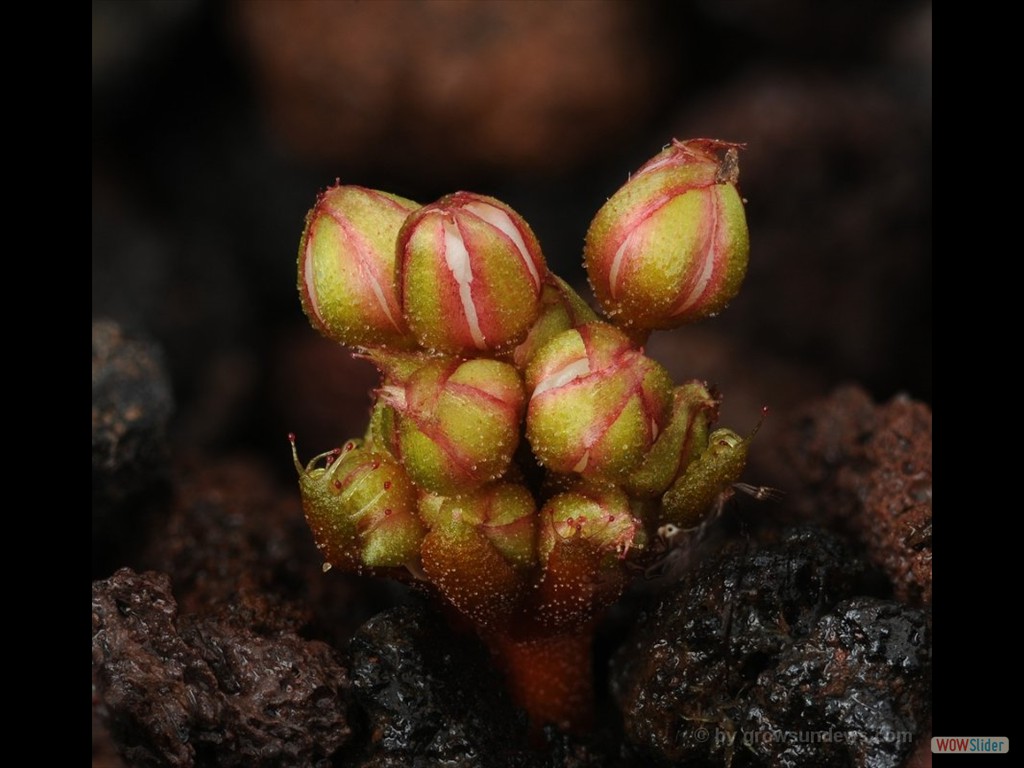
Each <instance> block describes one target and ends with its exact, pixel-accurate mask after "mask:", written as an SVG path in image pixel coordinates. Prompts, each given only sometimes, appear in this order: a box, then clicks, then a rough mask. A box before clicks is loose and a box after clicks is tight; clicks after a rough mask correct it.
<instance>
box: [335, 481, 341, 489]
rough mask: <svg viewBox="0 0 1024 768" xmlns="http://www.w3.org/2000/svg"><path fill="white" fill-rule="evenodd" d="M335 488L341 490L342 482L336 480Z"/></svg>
mask: <svg viewBox="0 0 1024 768" xmlns="http://www.w3.org/2000/svg"><path fill="white" fill-rule="evenodd" d="M334 487H335V488H338V489H340V488H341V480H335V481H334Z"/></svg>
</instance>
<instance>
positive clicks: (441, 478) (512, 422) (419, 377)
mask: <svg viewBox="0 0 1024 768" xmlns="http://www.w3.org/2000/svg"><path fill="white" fill-rule="evenodd" d="M380 396H381V398H382V399H384V401H385V402H386V403H387V404H388V405H390V406H391V407H393V408H394V410H395V413H396V414H397V433H398V435H397V443H398V446H397V453H398V455H399V457H400V459H401V461H402V464H403V465H404V466H405V469H406V471H407V472H408V473H409V476H410V477H411V478H412V479H413V481H414V482H415V483H416V484H417V485H418V486H419V487H420V488H422V489H424V490H427V491H431V492H433V493H440V494H443V495H454V494H457V493H465V492H468V491H471V490H473V489H475V488H479V487H480V486H481V485H483V484H484V483H486V482H489V481H491V480H496V479H497V478H499V477H501V475H502V474H503V473H504V472H505V471H506V470H507V469H508V466H509V463H510V462H511V461H512V455H513V453H514V452H515V449H516V446H517V445H518V444H519V429H520V422H521V420H522V415H523V408H524V405H525V394H524V392H523V384H522V380H521V379H520V378H519V373H518V372H517V371H516V369H515V368H513V367H512V366H511V365H509V364H508V363H503V362H500V361H498V360H490V359H486V358H478V359H474V360H465V361H463V360H454V359H442V358H435V359H433V360H431V361H430V362H427V363H426V364H425V365H423V366H422V367H421V368H420V369H419V370H417V371H416V373H414V374H413V375H412V376H410V377H409V380H408V383H407V384H406V385H405V386H404V387H400V386H384V387H383V388H382V389H381V390H380Z"/></svg>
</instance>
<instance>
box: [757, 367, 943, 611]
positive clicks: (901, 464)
mask: <svg viewBox="0 0 1024 768" xmlns="http://www.w3.org/2000/svg"><path fill="white" fill-rule="evenodd" d="M780 432H781V434H780V438H779V440H778V441H777V442H775V443H773V444H771V445H766V446H765V447H764V449H763V450H762V451H761V456H763V457H764V458H765V460H766V464H765V467H764V471H765V474H766V475H768V476H770V482H771V483H773V484H776V485H777V486H778V487H779V488H782V489H784V490H786V491H787V493H788V494H789V496H788V497H787V506H789V507H790V508H792V509H794V510H796V511H797V512H798V513H799V514H800V515H802V516H803V517H805V518H806V519H817V520H821V519H822V518H823V516H824V517H826V518H828V519H829V520H830V522H831V523H832V524H833V525H834V526H836V527H837V528H839V529H841V530H845V531H847V532H849V533H851V534H852V535H853V536H855V537H856V538H857V539H858V540H859V541H861V542H862V543H863V545H864V546H865V548H866V551H867V553H868V556H869V557H870V559H871V560H872V561H873V562H874V563H876V564H877V565H878V566H880V567H881V568H882V569H883V570H884V571H885V573H886V574H887V575H888V576H889V578H890V579H891V580H892V582H893V587H894V593H895V596H896V597H897V598H898V599H900V600H903V601H905V602H909V603H912V604H916V605H926V606H927V605H931V600H932V536H931V534H932V413H931V409H930V408H929V407H928V406H926V405H923V404H922V403H918V402H914V401H913V400H910V399H909V398H907V397H902V396H901V397H896V398H894V399H893V400H891V401H890V402H888V403H886V404H885V405H875V404H874V403H873V402H872V401H871V399H870V397H868V395H867V394H866V393H865V392H864V391H863V390H862V389H859V388H857V387H843V388H841V389H838V390H836V391H835V392H834V393H833V394H832V395H831V396H830V397H828V398H827V399H824V400H819V401H817V402H814V403H811V404H809V405H807V406H805V407H803V408H800V409H798V410H797V411H796V412H794V413H793V414H792V415H791V416H790V417H789V418H788V419H787V424H786V426H785V428H784V429H782V430H781V431H780Z"/></svg>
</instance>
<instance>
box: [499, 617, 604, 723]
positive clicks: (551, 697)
mask: <svg viewBox="0 0 1024 768" xmlns="http://www.w3.org/2000/svg"><path fill="white" fill-rule="evenodd" d="M592 641H593V627H591V626H586V627H578V628H575V629H574V630H572V631H570V632H567V633H565V634H558V635H551V636H548V637H535V638H527V639H520V638H516V639H513V638H511V637H508V636H507V635H502V636H496V637H491V638H490V645H491V648H492V649H493V650H494V652H495V653H496V654H497V656H498V659H499V662H500V664H501V666H502V668H503V670H504V672H505V676H506V678H507V682H508V687H509V691H510V692H511V694H512V699H513V701H515V702H516V704H518V705H519V706H521V707H523V708H524V709H525V710H526V711H527V713H528V714H529V715H530V728H531V730H532V731H533V732H534V734H535V735H536V734H537V733H539V731H540V729H541V728H542V727H543V726H544V725H546V724H548V723H554V724H555V725H557V726H558V727H559V728H560V729H562V730H569V731H575V732H577V733H579V732H583V731H586V730H587V729H588V728H589V727H590V726H591V724H592V723H593V719H594V681H593V666H592V656H591V649H592Z"/></svg>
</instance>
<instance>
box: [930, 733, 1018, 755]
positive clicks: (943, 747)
mask: <svg viewBox="0 0 1024 768" xmlns="http://www.w3.org/2000/svg"><path fill="white" fill-rule="evenodd" d="M1009 751H1010V740H1009V739H1008V738H1006V737H1005V736H933V737H932V752H933V753H935V754H948V753H951V752H952V753H957V752H967V753H970V754H973V755H979V754H981V755H984V754H987V753H988V754H997V753H1006V752H1009Z"/></svg>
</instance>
